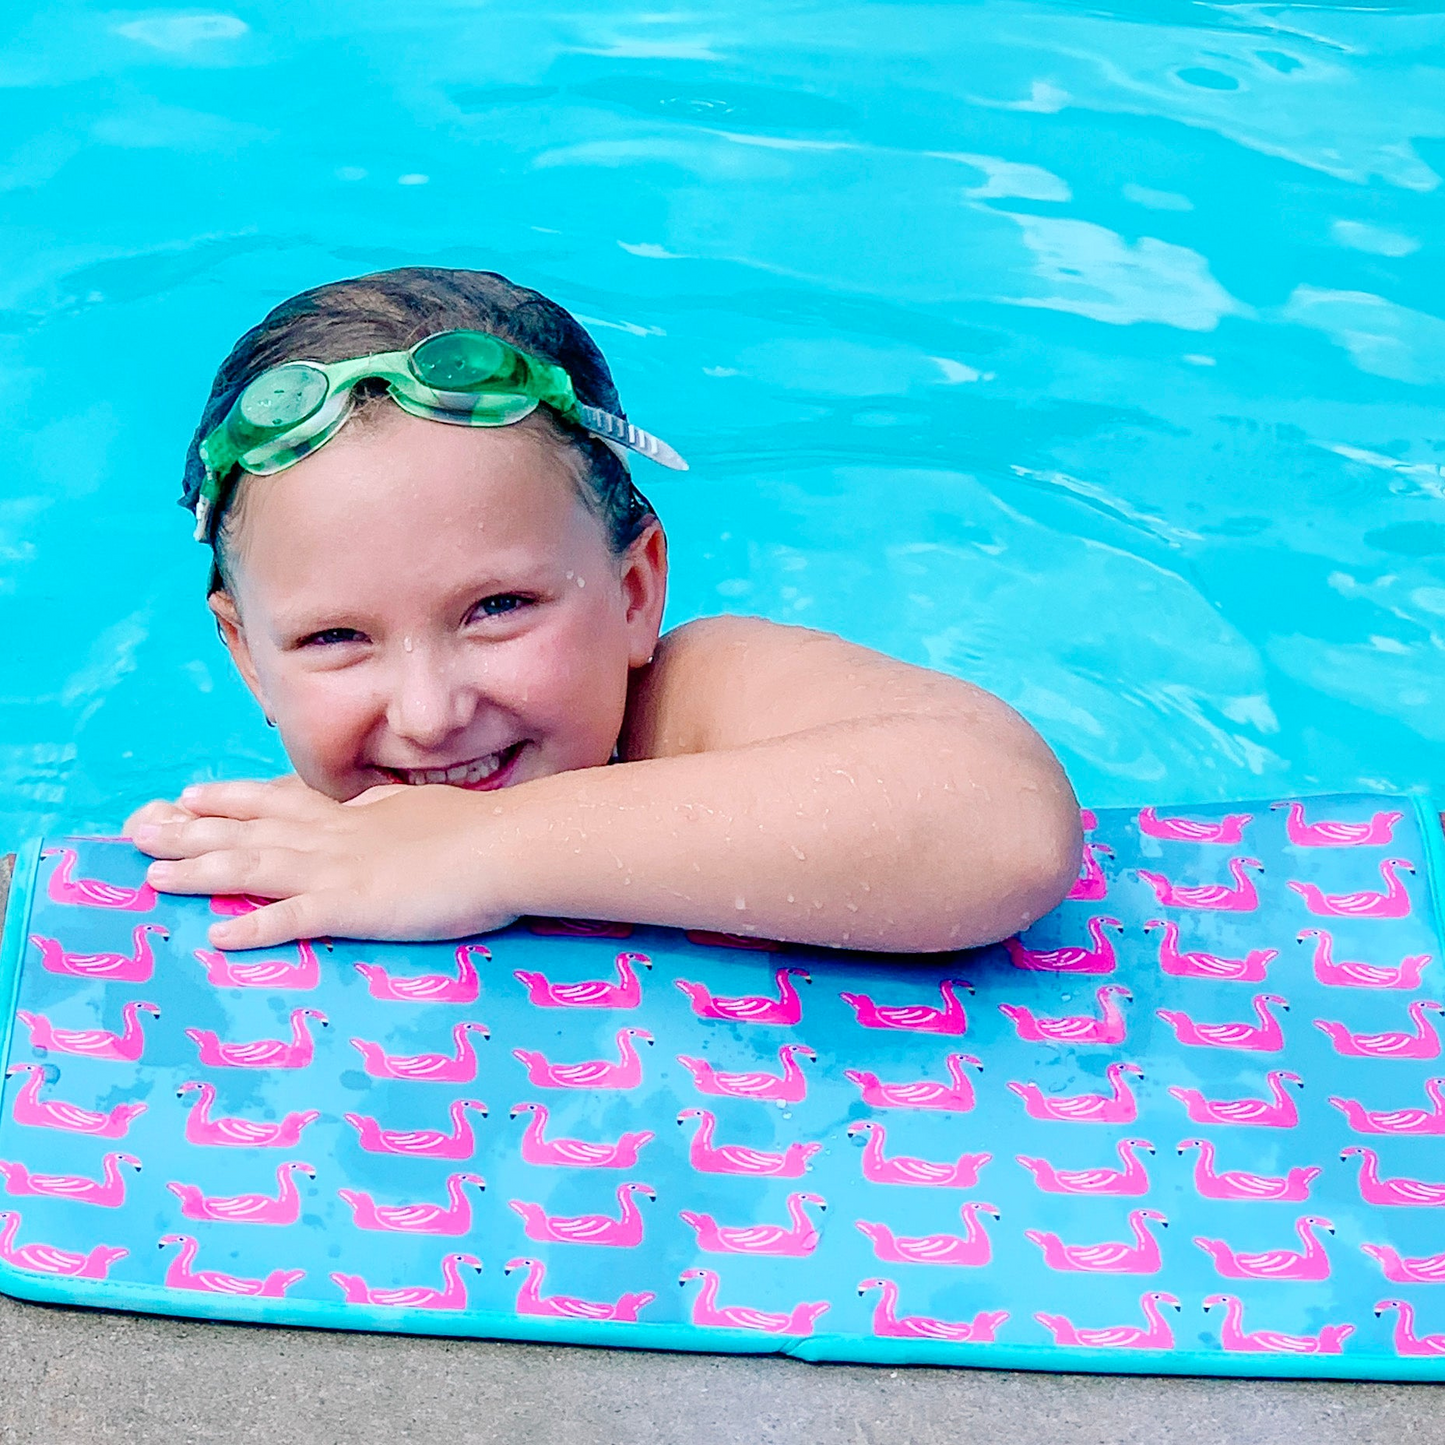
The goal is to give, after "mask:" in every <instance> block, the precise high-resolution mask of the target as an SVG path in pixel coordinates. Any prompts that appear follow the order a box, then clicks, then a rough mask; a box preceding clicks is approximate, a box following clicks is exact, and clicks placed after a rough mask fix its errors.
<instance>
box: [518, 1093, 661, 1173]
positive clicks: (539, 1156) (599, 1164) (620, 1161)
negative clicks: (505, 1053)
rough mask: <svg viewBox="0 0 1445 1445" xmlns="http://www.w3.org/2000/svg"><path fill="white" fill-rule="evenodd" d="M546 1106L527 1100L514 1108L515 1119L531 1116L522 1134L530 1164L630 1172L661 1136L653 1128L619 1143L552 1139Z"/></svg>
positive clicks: (523, 1147)
mask: <svg viewBox="0 0 1445 1445" xmlns="http://www.w3.org/2000/svg"><path fill="white" fill-rule="evenodd" d="M548 1112H549V1111H548V1109H547V1106H546V1105H545V1104H535V1103H532V1102H530V1101H526V1102H523V1103H520V1104H513V1105H512V1113H511V1117H512V1118H513V1119H515V1118H516V1117H517V1115H518V1114H530V1115H531V1116H532V1117H531V1118H530V1119H528V1120H527V1128H526V1131H525V1133H523V1135H522V1158H523V1159H524V1160H525V1161H526V1162H527V1163H528V1164H541V1165H548V1164H550V1165H559V1166H561V1167H562V1168H566V1169H630V1168H632V1166H633V1165H634V1164H636V1163H637V1156H638V1154H640V1153H641V1152H642V1150H643V1149H644V1148H645V1147H646V1146H647V1145H648V1144H650V1143H651V1142H652V1141H653V1140H654V1139H655V1138H656V1137H657V1136H656V1135H655V1134H654V1133H653V1132H652V1130H651V1129H637V1130H633V1131H631V1132H630V1133H626V1134H623V1135H622V1137H621V1138H619V1139H618V1140H617V1141H616V1142H615V1143H612V1144H594V1143H590V1142H588V1141H587V1140H585V1139H548V1138H547V1137H546V1131H547V1117H548Z"/></svg>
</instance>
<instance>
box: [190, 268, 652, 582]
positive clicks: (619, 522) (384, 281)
mask: <svg viewBox="0 0 1445 1445" xmlns="http://www.w3.org/2000/svg"><path fill="white" fill-rule="evenodd" d="M462 328H472V329H475V330H478V331H486V332H490V333H491V334H492V335H494V336H499V337H501V338H502V339H503V340H504V341H509V342H511V343H512V344H513V345H514V346H517V347H519V348H521V349H522V350H524V351H528V352H531V353H532V354H533V355H534V356H539V357H541V358H542V359H543V360H545V361H551V362H554V363H556V364H557V365H558V366H561V367H563V368H564V369H565V370H566V372H567V374H568V375H569V376H570V377H571V378H572V385H573V388H574V390H575V391H576V393H577V399H578V400H579V401H581V402H583V403H585V404H587V405H590V406H595V407H600V408H601V409H602V410H603V411H609V412H612V413H613V414H614V415H615V416H619V417H625V416H626V415H627V414H626V412H624V411H623V410H622V407H621V404H620V403H619V401H618V398H617V387H616V386H615V384H614V383H613V380H612V373H611V371H610V370H609V369H608V366H607V361H606V359H605V358H604V357H603V355H602V352H601V351H600V350H599V349H598V347H597V343H596V342H595V341H593V340H592V338H591V337H590V336H589V335H588V334H587V332H586V330H585V329H584V328H583V326H582V325H581V323H580V322H579V321H578V320H577V319H576V318H575V317H574V316H573V315H572V314H571V313H570V312H569V311H567V310H565V309H564V308H563V307H561V306H559V305H558V304H557V303H556V302H555V301H552V300H549V299H548V298H547V297H546V296H544V295H542V293H541V292H540V291H533V290H530V289H529V288H528V287H526V286H518V285H516V284H515V283H513V282H511V281H509V280H508V279H507V278H506V277H505V276H501V275H498V274H497V272H495V271H462V270H455V269H451V268H448V267H441V266H401V267H398V268H397V269H395V270H393V271H376V272H373V273H372V274H371V275H368V276H357V277H354V278H352V279H351V280H347V281H331V282H328V283H327V284H326V285H324V286H313V287H312V288H311V289H310V290H309V291H302V292H301V293H300V294H299V295H297V296H293V297H291V298H290V300H288V301H283V302H282V303H281V304H280V305H279V306H277V307H276V308H275V309H274V310H273V311H272V312H271V313H270V314H269V315H268V316H267V317H266V318H265V319H264V320H263V321H262V322H261V323H260V324H259V325H256V326H253V327H252V328H251V329H250V330H249V331H248V332H246V334H245V335H244V336H242V337H241V339H240V340H239V341H238V342H237V343H236V344H235V346H233V347H232V348H231V354H230V355H229V356H228V357H227V358H226V359H225V360H224V361H223V362H222V363H221V366H220V369H219V370H218V371H217V372H216V379H215V380H214V381H213V382H212V383H211V394H210V396H209V397H207V398H206V404H205V407H204V408H203V409H202V411H201V420H200V424H199V425H198V426H197V427H196V434H195V436H193V437H192V438H191V445H190V449H189V451H188V452H187V453H186V474H185V491H184V493H183V495H182V498H181V501H182V504H183V505H185V506H189V507H194V506H195V503H196V499H197V497H198V496H199V495H200V489H201V483H202V482H203V481H204V480H205V467H204V465H203V464H202V462H201V457H200V445H201V442H202V440H203V439H204V438H205V437H206V436H208V435H209V434H210V432H211V431H212V430H213V429H214V428H215V427H216V426H218V425H219V424H220V422H221V421H222V420H223V419H224V418H225V415H226V413H227V412H228V411H230V409H231V407H232V405H233V404H234V403H235V401H236V398H237V397H238V396H240V394H241V393H242V392H243V391H244V390H245V389H246V387H247V386H248V385H249V384H250V383H251V382H252V381H253V380H255V378H256V377H258V376H259V375H260V374H261V373H262V372H263V371H267V370H269V369H270V368H271V367H273V366H279V365H280V364H281V363H282V362H283V361H295V360H300V359H309V360H313V361H344V360H346V359H348V358H350V357H353V356H367V355H370V354H372V353H374V352H378V351H403V350H405V349H407V348H408V347H411V346H414V345H415V344H416V343H417V342H418V341H421V340H422V339H423V338H424V337H427V336H431V335H433V334H434V333H435V332H438V331H450V330H453V329H462ZM385 398H386V388H385V385H384V384H383V383H374V384H372V385H370V386H369V387H368V386H367V385H366V384H363V385H362V386H359V387H358V388H357V391H356V400H357V407H358V409H359V410H364V409H366V408H367V407H369V406H371V405H374V404H375V402H376V401H378V400H382V399H385ZM534 415H535V416H536V417H538V418H540V419H541V421H542V423H543V424H544V425H546V426H547V427H548V428H549V429H550V431H551V433H552V435H553V437H554V438H555V439H556V440H557V441H558V443H559V444H560V445H562V446H565V447H566V448H568V450H569V451H570V452H572V453H573V454H574V455H575V458H576V460H577V462H578V463H579V465H578V472H579V479H580V490H581V493H582V497H583V500H584V501H585V502H586V503H587V504H588V505H589V506H590V507H591V508H592V510H593V511H594V512H595V513H596V514H597V516H598V519H599V520H600V521H601V523H602V526H603V530H604V531H605V533H606V535H607V542H608V545H609V546H610V547H611V549H612V551H613V552H614V553H615V554H617V555H619V556H620V555H621V554H622V553H623V552H625V551H626V550H627V548H628V547H629V546H630V545H631V544H632V543H633V542H634V541H635V540H636V539H637V538H638V537H639V536H641V535H642V533H643V531H644V530H645V529H646V527H647V525H648V523H649V522H651V521H652V520H653V519H654V517H655V515H656V514H655V513H654V511H653V508H652V505H651V503H650V502H648V500H647V498H646V497H644V496H643V495H642V493H641V492H639V491H638V490H637V488H636V487H635V486H634V485H633V484H632V478H631V476H630V475H629V473H628V470H627V468H626V466H624V465H623V463H622V462H621V460H620V459H619V458H618V456H617V454H616V453H615V452H613V451H611V450H610V449H609V448H608V447H606V446H604V445H603V443H602V442H601V441H599V440H598V439H597V438H596V437H594V436H592V435H591V434H590V433H588V432H585V431H583V430H582V429H581V428H580V427H578V426H576V425H574V424H573V423H571V422H569V421H567V420H565V419H564V418H563V417H560V416H558V415H557V414H556V413H554V412H552V411H551V410H550V409H548V408H547V407H539V408H538V410H537V411H536V412H535V413H534ZM243 492H244V486H243V485H242V483H241V482H238V483H237V485H236V487H235V488H233V489H232V491H231V493H230V496H229V498H228V499H227V502H226V504H225V506H224V507H223V509H222V511H221V515H220V517H219V518H218V519H217V521H216V523H215V525H214V527H213V528H212V535H213V537H214V541H213V543H212V549H213V560H212V567H211V580H210V586H209V588H208V590H209V591H211V592H215V591H218V590H220V589H222V588H225V589H226V590H230V583H231V569H230V566H229V553H230V545H231V542H232V540H233V536H234V532H235V522H236V519H237V517H238V515H239V512H240V510H241V506H240V498H241V497H242V494H243Z"/></svg>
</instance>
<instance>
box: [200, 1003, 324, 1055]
mask: <svg viewBox="0 0 1445 1445" xmlns="http://www.w3.org/2000/svg"><path fill="white" fill-rule="evenodd" d="M307 1019H315V1020H316V1022H317V1023H319V1024H320V1025H321V1026H322V1027H323V1028H325V1027H326V1025H327V1022H328V1020H327V1018H326V1015H325V1014H324V1013H322V1012H321V1010H320V1009H314V1008H296V1009H292V1010H291V1038H290V1040H289V1041H287V1040H286V1039H251V1040H249V1041H247V1042H246V1043H235V1044H223V1043H222V1042H221V1040H220V1039H219V1038H218V1037H217V1036H216V1034H215V1033H214V1032H213V1031H212V1030H211V1029H187V1030H186V1037H187V1038H188V1039H190V1040H191V1042H192V1043H193V1044H195V1046H196V1051H197V1053H198V1055H199V1057H200V1061H201V1062H202V1063H203V1064H207V1065H209V1066H210V1067H212V1068H217V1069H304V1068H307V1067H309V1066H310V1063H311V1060H312V1059H313V1058H314V1057H315V1053H316V1045H315V1043H314V1042H313V1041H312V1038H311V1032H310V1030H309V1029H308V1028H307V1026H306V1020H307Z"/></svg>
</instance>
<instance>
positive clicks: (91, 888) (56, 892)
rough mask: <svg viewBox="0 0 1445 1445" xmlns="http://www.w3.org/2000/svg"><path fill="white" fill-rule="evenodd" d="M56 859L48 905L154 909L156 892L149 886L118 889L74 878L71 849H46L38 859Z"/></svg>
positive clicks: (99, 881)
mask: <svg viewBox="0 0 1445 1445" xmlns="http://www.w3.org/2000/svg"><path fill="white" fill-rule="evenodd" d="M56 854H59V855H60V862H59V863H57V864H56V865H55V867H54V869H52V870H51V874H50V882H49V885H48V888H47V891H48V893H49V894H50V901H51V902H52V903H74V904H76V905H78V906H79V907H81V908H114V909H117V910H118V911H120V912H123V913H149V912H150V911H151V909H152V908H154V907H155V906H156V891H155V889H154V888H152V887H151V886H150V884H149V883H142V884H141V886H140V887H139V888H122V887H121V886H120V885H118V884H115V883H106V882H105V881H104V880H102V879H100V878H75V877H73V876H72V874H73V873H74V871H75V865H76V863H77V861H78V860H79V858H80V855H79V854H78V853H77V852H76V851H75V849H74V848H46V849H45V850H44V851H43V852H42V853H41V855H40V856H41V857H42V858H54V857H55V856H56Z"/></svg>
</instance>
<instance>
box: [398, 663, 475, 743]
mask: <svg viewBox="0 0 1445 1445" xmlns="http://www.w3.org/2000/svg"><path fill="white" fill-rule="evenodd" d="M476 705H477V694H476V690H475V688H474V687H473V686H472V685H471V684H470V683H469V682H467V681H466V680H465V678H463V677H460V676H459V675H458V673H457V670H456V668H455V667H454V666H453V665H452V660H451V659H450V658H449V657H448V656H447V655H446V653H445V652H439V651H438V650H436V649H434V648H429V647H424V646H423V645H422V644H421V643H420V642H417V643H414V644H413V645H412V646H410V647H404V648H401V649H399V650H398V658H397V664H396V669H395V673H394V681H393V683H392V688H391V697H390V700H389V702H388V705H387V709H386V721H387V726H388V727H389V728H390V729H391V731H392V732H393V733H395V734H396V736H397V737H399V738H404V739H405V740H406V741H407V742H409V743H412V744H413V745H414V746H416V747H418V748H421V749H426V750H432V749H435V748H437V747H439V746H440V745H441V744H442V743H444V742H445V741H446V740H447V739H448V738H449V737H451V736H452V735H453V734H454V733H458V732H461V731H462V730H463V729H464V728H465V727H466V726H467V725H468V724H469V723H470V722H471V720H472V715H473V713H474V712H475V711H476Z"/></svg>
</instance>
